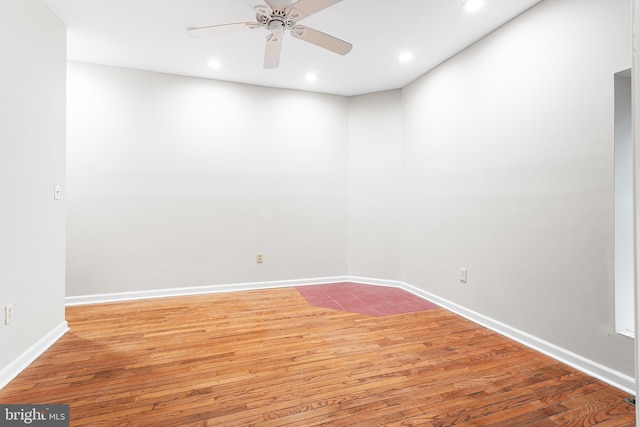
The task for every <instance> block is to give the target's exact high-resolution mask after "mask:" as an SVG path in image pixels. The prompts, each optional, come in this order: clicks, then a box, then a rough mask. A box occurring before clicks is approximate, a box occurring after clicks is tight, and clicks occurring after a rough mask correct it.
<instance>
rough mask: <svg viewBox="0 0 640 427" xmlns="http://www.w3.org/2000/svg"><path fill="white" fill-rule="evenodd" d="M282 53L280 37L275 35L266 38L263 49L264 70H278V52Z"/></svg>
mask: <svg viewBox="0 0 640 427" xmlns="http://www.w3.org/2000/svg"><path fill="white" fill-rule="evenodd" d="M281 51H282V37H278V36H276V35H275V34H269V35H268V36H267V43H266V45H265V49H264V68H278V66H279V65H280V52H281Z"/></svg>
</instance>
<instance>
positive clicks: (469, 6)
mask: <svg viewBox="0 0 640 427" xmlns="http://www.w3.org/2000/svg"><path fill="white" fill-rule="evenodd" d="M462 7H464V10H466V11H467V12H476V11H478V10H480V9H482V8H483V7H484V0H466V1H465V2H464V3H463V4H462Z"/></svg>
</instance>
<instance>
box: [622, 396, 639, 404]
mask: <svg viewBox="0 0 640 427" xmlns="http://www.w3.org/2000/svg"><path fill="white" fill-rule="evenodd" d="M624 401H625V402H627V403H628V404H629V405H633V406H636V398H635V397H633V396H632V397H625V398H624Z"/></svg>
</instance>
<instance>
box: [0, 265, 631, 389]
mask: <svg viewBox="0 0 640 427" xmlns="http://www.w3.org/2000/svg"><path fill="white" fill-rule="evenodd" d="M337 282H356V283H363V284H369V285H377V286H391V287H395V288H401V289H404V290H406V291H407V292H410V293H412V294H414V295H416V296H419V297H420V298H423V299H426V300H428V301H431V302H433V303H435V304H437V305H439V306H440V307H442V308H445V309H447V310H449V311H451V312H453V313H456V314H458V315H460V316H462V317H464V318H466V319H468V320H471V321H472V322H474V323H477V324H479V325H482V326H484V327H486V328H488V329H491V330H492V331H495V332H497V333H499V334H501V335H503V336H506V337H508V338H510V339H513V340H515V341H517V342H519V343H521V344H523V345H525V346H527V347H529V348H531V349H533V350H536V351H538V352H540V353H543V354H545V355H547V356H549V357H552V358H554V359H556V360H558V361H559V362H562V363H565V364H567V365H569V366H571V367H573V368H575V369H578V370H579V371H582V372H584V373H586V374H588V375H591V376H592V377H595V378H598V379H599V380H602V381H604V382H606V383H607V384H610V385H612V386H614V387H616V388H619V389H620V390H623V391H624V392H626V393H629V394H633V395H635V379H634V378H633V377H630V376H628V375H625V374H623V373H621V372H618V371H615V370H613V369H611V368H608V367H606V366H604V365H601V364H599V363H597V362H594V361H592V360H589V359H587V358H585V357H583V356H580V355H579V354H576V353H573V352H571V351H569V350H567V349H564V348H562V347H559V346H557V345H555V344H551V343H549V342H547V341H544V340H542V339H540V338H538V337H535V336H533V335H530V334H528V333H526V332H523V331H520V330H518V329H515V328H513V327H511V326H509V325H506V324H504V323H502V322H499V321H497V320H494V319H491V318H490V317H487V316H485V315H483V314H480V313H477V312H475V311H473V310H469V309H468V308H466V307H463V306H461V305H458V304H456V303H453V302H451V301H448V300H446V299H444V298H440V297H439V296H437V295H434V294H432V293H430V292H427V291H424V290H422V289H420V288H417V287H415V286H412V285H410V284H408V283H405V282H401V281H397V280H387V279H374V278H367V277H357V276H336V277H324V278H314V279H301V280H281V281H270V282H252V283H240V284H228V285H216V286H197V287H189V288H175V289H160V290H151V291H139V292H122V293H113V294H102V295H85V296H74V297H67V299H66V303H67V305H68V306H73V305H86V304H100V303H107V302H117V301H130V300H138V299H148V298H163V297H174V296H185V295H199V294H209V293H222V292H236V291H246V290H257V289H274V288H283V287H289V286H302V285H314V284H322V283H337ZM1 380H2V376H0V381H1Z"/></svg>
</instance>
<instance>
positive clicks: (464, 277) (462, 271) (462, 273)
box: [460, 267, 467, 283]
mask: <svg viewBox="0 0 640 427" xmlns="http://www.w3.org/2000/svg"><path fill="white" fill-rule="evenodd" d="M460 281H461V282H462V283H467V269H466V268H464V267H460Z"/></svg>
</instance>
